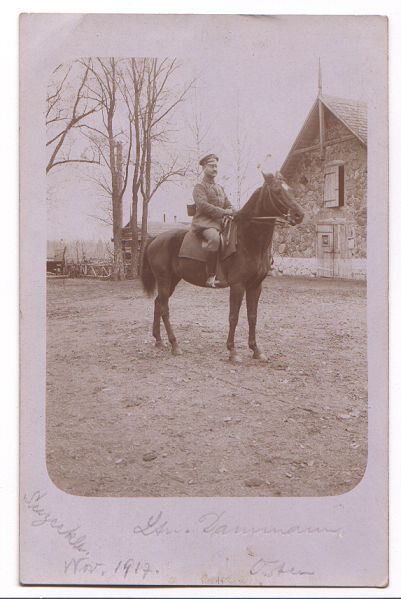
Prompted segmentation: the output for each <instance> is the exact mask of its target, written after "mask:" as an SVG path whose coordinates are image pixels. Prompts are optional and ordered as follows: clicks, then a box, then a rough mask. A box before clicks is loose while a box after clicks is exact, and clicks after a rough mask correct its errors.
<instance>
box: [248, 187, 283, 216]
mask: <svg viewBox="0 0 401 599" xmlns="http://www.w3.org/2000/svg"><path fill="white" fill-rule="evenodd" d="M266 186H267V190H268V192H269V200H270V203H271V205H272V207H273V209H274V210H277V212H279V215H278V216H249V217H248V218H247V219H246V220H247V221H248V222H252V223H255V224H261V225H263V224H271V225H276V224H277V225H282V226H285V225H289V224H290V221H289V211H288V210H287V212H284V211H283V210H282V208H281V206H282V204H281V206H279V205H278V202H277V200H274V199H273V197H272V194H271V191H270V187H269V185H267V184H266ZM263 189H264V185H262V187H261V188H260V195H259V197H260V198H262V197H263Z"/></svg>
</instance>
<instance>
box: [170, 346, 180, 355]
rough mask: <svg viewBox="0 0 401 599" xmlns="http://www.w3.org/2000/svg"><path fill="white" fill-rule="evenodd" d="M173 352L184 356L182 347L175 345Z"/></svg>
mask: <svg viewBox="0 0 401 599" xmlns="http://www.w3.org/2000/svg"><path fill="white" fill-rule="evenodd" d="M171 353H172V354H173V356H182V349H181V348H180V347H173V348H172V349H171Z"/></svg>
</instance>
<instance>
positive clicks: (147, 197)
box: [124, 58, 193, 276]
mask: <svg viewBox="0 0 401 599" xmlns="http://www.w3.org/2000/svg"><path fill="white" fill-rule="evenodd" d="M178 68H179V65H178V64H177V62H176V60H168V59H164V60H160V61H159V60H158V59H153V58H141V59H138V58H132V59H131V60H130V61H129V67H128V69H127V73H126V80H125V85H124V97H125V100H126V103H127V106H128V109H129V114H130V120H131V122H132V123H133V130H134V133H133V137H134V149H135V160H134V169H133V174H132V187H131V273H132V276H135V275H136V274H137V272H138V267H139V265H140V264H141V263H142V258H143V252H144V248H145V245H146V240H147V236H148V232H147V226H148V212H149V203H150V201H151V199H152V198H153V196H154V195H155V193H156V192H157V191H158V190H159V189H160V187H161V186H162V185H163V184H165V183H167V182H171V181H174V179H175V178H176V177H178V176H183V175H185V173H186V166H185V165H179V163H178V159H177V156H175V155H172V154H171V153H168V156H167V157H164V159H163V161H161V160H156V158H155V152H154V150H155V148H159V149H160V146H161V145H165V144H166V143H167V141H168V139H169V134H170V131H169V128H168V127H169V118H170V116H171V115H172V113H173V111H174V110H175V108H176V107H177V106H178V105H179V104H180V103H181V102H183V101H184V99H185V96H186V94H187V92H188V91H189V89H190V88H191V86H192V84H193V82H192V81H191V82H190V83H189V84H188V85H187V86H185V87H184V88H183V89H181V90H180V91H179V92H176V93H174V92H172V90H171V88H170V86H169V83H170V80H171V79H172V77H173V74H174V73H175V71H176V70H177V69H178ZM159 154H160V152H159ZM139 194H140V195H141V198H142V222H141V243H140V253H139V256H138V246H139V243H138V241H139V231H138V224H137V222H138V202H139Z"/></svg>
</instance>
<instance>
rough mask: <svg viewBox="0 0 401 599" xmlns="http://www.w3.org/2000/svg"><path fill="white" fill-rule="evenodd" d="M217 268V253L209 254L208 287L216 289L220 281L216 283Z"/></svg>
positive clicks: (207, 263) (207, 267)
mask: <svg viewBox="0 0 401 599" xmlns="http://www.w3.org/2000/svg"><path fill="white" fill-rule="evenodd" d="M216 266H217V252H208V255H207V262H206V270H207V276H208V278H207V281H206V287H216V285H217V284H218V281H216Z"/></svg>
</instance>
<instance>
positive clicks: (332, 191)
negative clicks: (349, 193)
mask: <svg viewBox="0 0 401 599" xmlns="http://www.w3.org/2000/svg"><path fill="white" fill-rule="evenodd" d="M339 189H340V185H339V167H338V165H333V166H330V167H327V168H326V171H325V174H324V206H325V207H326V208H334V207H336V206H338V205H339Z"/></svg>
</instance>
